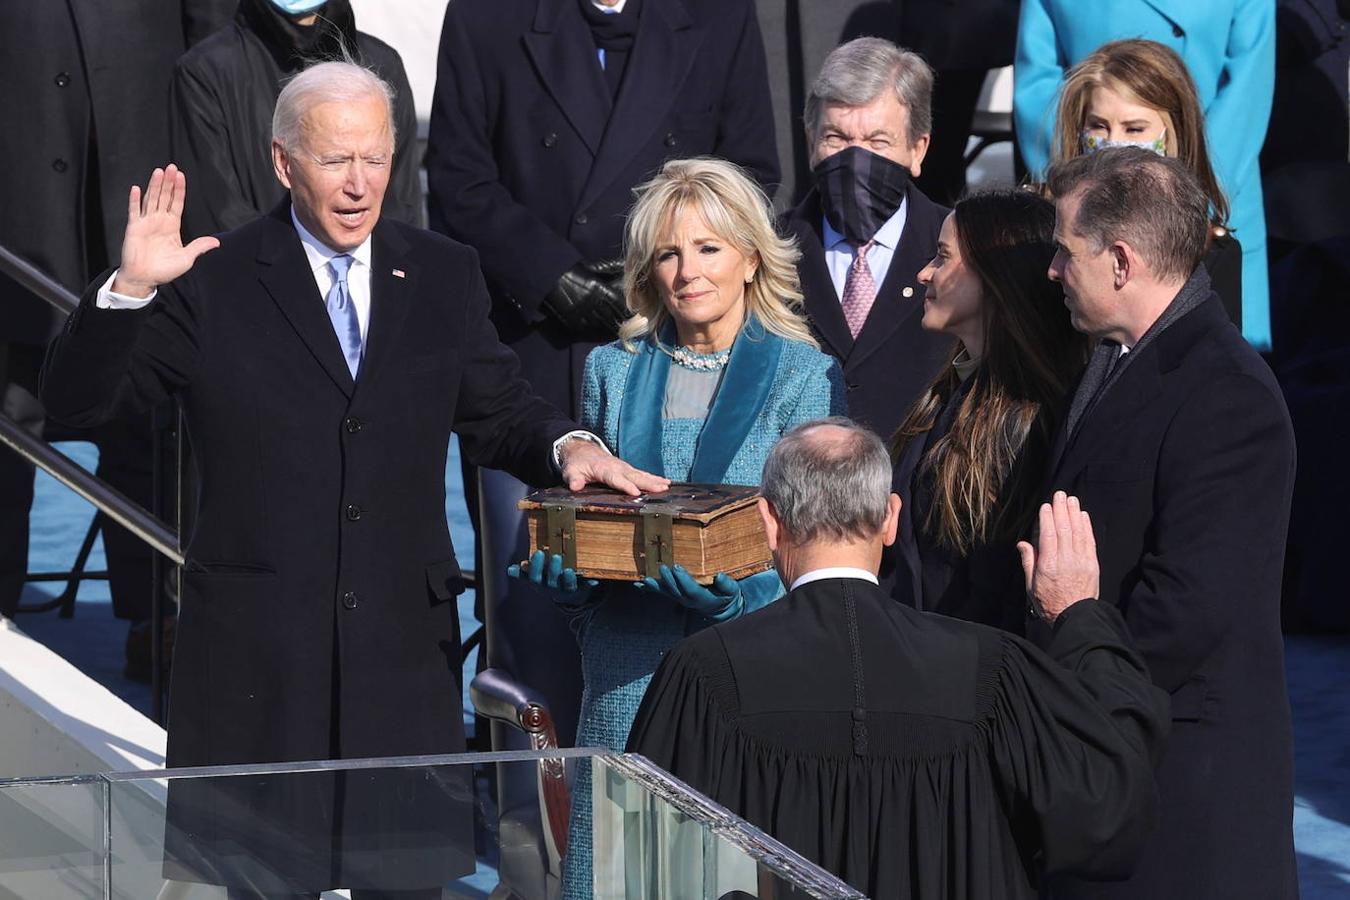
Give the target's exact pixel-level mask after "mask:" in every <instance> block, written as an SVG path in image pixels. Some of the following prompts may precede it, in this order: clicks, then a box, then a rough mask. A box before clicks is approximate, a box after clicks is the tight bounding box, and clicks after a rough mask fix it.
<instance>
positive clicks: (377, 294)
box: [356, 222, 417, 393]
mask: <svg viewBox="0 0 1350 900" xmlns="http://www.w3.org/2000/svg"><path fill="white" fill-rule="evenodd" d="M408 249H409V248H408V242H407V241H406V240H404V238H403V236H402V235H401V234H399V233H398V230H397V229H396V228H395V227H394V226H392V225H389V224H387V223H384V222H381V223H379V224H377V225H376V226H375V230H374V231H373V232H372V233H371V240H370V327H369V328H368V329H367V334H366V350H365V355H364V356H363V358H362V360H361V369H360V371H359V372H358V373H357V374H358V376H359V377H358V380H357V383H356V387H357V390H358V391H359V390H361V386H362V385H369V384H371V383H373V382H374V380H375V378H376V377H377V376H378V375H379V374H380V372H381V371H382V370H383V369H384V368H385V367H386V366H387V365H388V361H389V359H390V357H391V356H393V354H394V349H395V348H396V347H397V346H398V337H399V334H400V332H402V330H403V320H404V319H406V318H407V316H408V311H409V310H410V309H411V308H412V302H413V295H414V293H415V291H416V289H417V267H416V265H415V264H414V263H413V262H412V261H411V260H410V259H409V258H408ZM396 271H397V272H401V273H402V274H401V275H396V274H394V273H395V272H396ZM370 390H371V388H369V387H367V388H366V392H367V393H369V391H370Z"/></svg>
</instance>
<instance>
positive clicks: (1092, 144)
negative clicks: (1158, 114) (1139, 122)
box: [1083, 128, 1167, 156]
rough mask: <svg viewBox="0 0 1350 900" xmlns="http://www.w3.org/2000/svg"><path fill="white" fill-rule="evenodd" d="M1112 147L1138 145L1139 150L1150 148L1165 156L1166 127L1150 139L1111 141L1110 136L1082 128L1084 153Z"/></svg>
mask: <svg viewBox="0 0 1350 900" xmlns="http://www.w3.org/2000/svg"><path fill="white" fill-rule="evenodd" d="M1112 147H1138V148H1139V149H1140V150H1152V151H1153V152H1154V153H1156V154H1158V155H1159V156H1166V155H1167V129H1166V128H1164V129H1163V130H1162V131H1160V132H1158V136H1157V137H1155V138H1154V139H1153V140H1151V141H1113V140H1111V139H1110V138H1104V137H1098V136H1097V135H1095V134H1092V133H1091V132H1089V131H1088V129H1086V128H1084V129H1083V152H1084V153H1096V152H1097V151H1098V150H1109V149H1110V148H1112Z"/></svg>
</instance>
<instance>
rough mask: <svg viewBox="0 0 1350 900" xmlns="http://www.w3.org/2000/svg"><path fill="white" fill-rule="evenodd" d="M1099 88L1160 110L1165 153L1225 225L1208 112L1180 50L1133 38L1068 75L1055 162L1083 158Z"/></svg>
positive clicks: (1099, 50)
mask: <svg viewBox="0 0 1350 900" xmlns="http://www.w3.org/2000/svg"><path fill="white" fill-rule="evenodd" d="M1098 87H1104V88H1108V89H1110V90H1113V91H1115V92H1116V93H1117V94H1120V95H1121V96H1122V97H1124V98H1125V99H1126V100H1130V101H1133V102H1135V103H1139V104H1140V105H1143V106H1147V107H1148V108H1150V109H1154V110H1157V111H1158V115H1159V116H1160V117H1161V118H1162V120H1163V123H1164V124H1165V125H1166V126H1167V137H1166V144H1167V155H1168V156H1171V157H1174V158H1176V159H1179V160H1181V161H1182V162H1183V163H1184V164H1185V165H1186V168H1188V169H1189V170H1190V171H1191V174H1193V175H1194V176H1195V177H1196V179H1197V180H1199V182H1200V186H1201V188H1203V189H1204V191H1205V194H1206V196H1208V197H1209V204H1210V206H1211V207H1212V212H1213V222H1214V224H1216V225H1223V224H1226V223H1227V220H1228V213H1229V209H1228V198H1227V197H1226V196H1225V195H1224V192H1223V188H1222V187H1221V186H1220V185H1219V179H1218V178H1216V177H1215V175H1214V169H1213V168H1212V167H1211V166H1210V162H1209V144H1208V142H1207V141H1206V137H1205V114H1204V112H1203V111H1202V110H1201V109H1200V99H1199V96H1198V95H1197V93H1196V90H1195V82H1194V80H1192V78H1191V72H1190V70H1189V69H1187V68H1186V63H1185V62H1184V61H1183V60H1182V59H1181V57H1180V56H1178V55H1177V52H1176V51H1175V50H1173V49H1172V48H1171V47H1168V46H1166V45H1165V44H1160V43H1158V42H1157V41H1148V40H1144V39H1142V38H1130V39H1128V40H1123V41H1111V42H1109V43H1106V44H1102V45H1101V46H1100V47H1098V48H1097V49H1096V50H1094V51H1093V52H1092V53H1090V54H1088V55H1087V56H1085V57H1084V58H1083V59H1082V60H1081V61H1080V62H1079V63H1078V64H1077V65H1076V66H1074V67H1073V68H1072V69H1070V70H1069V71H1068V72H1067V73H1066V74H1065V76H1064V84H1063V86H1062V87H1061V88H1060V95H1059V114H1058V117H1057V119H1056V124H1055V140H1054V147H1053V148H1052V154H1053V158H1052V159H1051V163H1056V162H1061V161H1063V160H1068V159H1073V158H1075V157H1077V156H1081V155H1082V154H1083V149H1082V132H1083V125H1084V123H1085V122H1086V121H1087V111H1088V107H1089V106H1090V105H1091V103H1092V92H1093V91H1094V90H1095V89H1097V88H1098Z"/></svg>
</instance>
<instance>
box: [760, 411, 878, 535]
mask: <svg viewBox="0 0 1350 900" xmlns="http://www.w3.org/2000/svg"><path fill="white" fill-rule="evenodd" d="M760 490H761V491H762V493H763V494H764V499H765V500H767V501H768V503H769V506H770V507H771V508H772V510H773V514H774V516H775V518H776V519H777V520H778V526H779V528H780V529H781V530H782V531H784V532H786V533H787V534H788V535H789V536H790V537H791V539H792V541H793V542H794V543H795V544H798V545H803V544H810V543H816V542H821V543H839V542H844V543H851V542H857V541H868V540H872V539H876V540H877V541H880V540H881V539H882V536H883V532H884V530H885V527H886V520H887V515H888V512H889V503H890V496H891V493H890V491H891V460H890V455H889V454H888V453H887V451H886V447H885V445H884V444H882V442H881V438H879V437H877V435H876V433H875V432H873V431H871V430H870V429H867V428H864V427H862V426H861V425H858V424H856V423H855V422H853V421H852V420H851V419H846V418H842V417H832V418H828V419H818V420H816V421H814V422H807V423H805V424H803V425H798V426H797V427H796V428H794V429H792V430H791V431H789V432H788V433H787V434H785V435H784V436H783V437H782V438H781V439H780V440H779V441H778V443H777V444H775V445H774V448H773V450H771V451H770V452H769V457H768V459H767V460H766V461H765V463H764V477H763V479H762V481H761V484H760Z"/></svg>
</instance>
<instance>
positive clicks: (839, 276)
mask: <svg viewBox="0 0 1350 900" xmlns="http://www.w3.org/2000/svg"><path fill="white" fill-rule="evenodd" d="M908 208H909V198H905V199H904V200H901V201H900V208H899V209H897V210H896V211H895V212H894V213H893V214H892V215H891V217H890V218H889V219H887V220H886V222H885V224H884V225H882V226H881V228H879V229H878V230H877V233H876V234H874V235H873V236H872V240H873V241H874V243H873V244H872V246H871V247H870V248H869V249H868V251H867V268H868V269H870V270H871V272H872V281H874V282H875V283H876V286H877V287H878V288H880V287H881V283H882V282H883V281H885V280H886V273H887V272H889V271H890V268H891V259H892V258H893V257H894V256H895V248H896V247H897V246H898V245H899V244H900V235H901V234H902V233H903V232H904V230H905V216H906V215H907V210H908ZM821 218H822V219H824V216H822V217H821ZM824 221H825V226H824V228H823V229H822V238H823V240H822V243H824V245H825V267H826V268H828V269H829V270H830V280H831V281H832V282H834V293H835V296H837V297H839V298H840V299H841V300H842V299H843V297H844V282H846V281H848V269H849V266H851V265H853V257H854V256H856V255H857V251H856V250H855V249H854V247H853V244H851V243H849V240H848V238H846V237H844V236H843V235H842V234H840V233H839V232H837V231H835V230H834V226H832V225H831V224H830V220H829V219H824Z"/></svg>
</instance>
